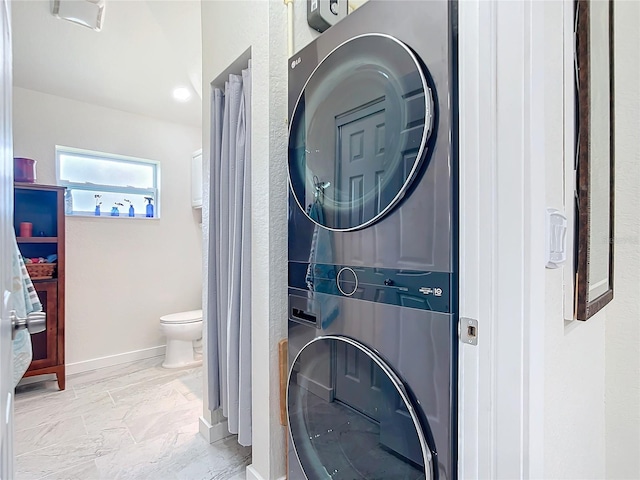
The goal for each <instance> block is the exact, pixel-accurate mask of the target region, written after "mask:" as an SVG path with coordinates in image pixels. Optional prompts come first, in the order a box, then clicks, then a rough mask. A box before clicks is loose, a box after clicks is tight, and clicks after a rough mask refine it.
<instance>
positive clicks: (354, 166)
mask: <svg viewBox="0 0 640 480" xmlns="http://www.w3.org/2000/svg"><path fill="white" fill-rule="evenodd" d="M432 125H433V99H432V97H431V91H430V89H429V87H428V86H427V78H426V75H425V73H424V71H423V68H422V67H421V64H420V61H419V60H418V58H417V57H416V56H415V54H414V53H413V52H412V51H411V50H410V49H409V48H408V47H407V46H406V45H405V44H403V43H402V42H400V41H399V40H396V39H395V38H393V37H390V36H387V35H382V34H367V35H362V36H359V37H355V38H353V39H351V40H349V41H347V42H345V43H343V44H342V45H340V46H339V47H337V48H336V49H335V50H333V51H332V52H331V53H330V54H329V55H328V56H327V57H326V58H325V59H324V60H322V62H321V63H320V64H319V65H318V67H317V68H316V69H315V70H314V72H313V73H312V74H311V76H310V78H309V79H308V80H307V83H306V84H305V86H304V89H303V90H302V93H301V95H300V97H299V98H298V101H297V103H296V106H295V109H294V112H293V115H292V118H291V125H290V131H289V181H290V185H291V189H292V191H293V195H294V197H295V199H296V201H297V203H298V205H299V206H300V208H301V209H302V210H303V211H304V212H305V213H306V214H307V216H308V217H309V218H310V219H311V220H312V221H314V222H315V223H317V224H319V225H322V226H324V227H327V228H329V229H332V230H338V231H350V230H357V229H360V228H364V227H366V226H368V225H371V224H372V223H374V222H376V221H377V220H379V219H380V218H382V217H383V216H384V215H385V214H386V213H388V212H389V211H391V209H392V208H393V206H394V205H396V204H397V203H398V202H399V201H400V200H402V198H403V196H404V195H405V193H406V192H407V189H408V188H409V186H410V184H411V182H412V181H413V179H414V178H415V177H416V175H417V174H418V172H419V169H420V166H421V162H422V160H423V157H424V156H425V151H426V147H427V141H428V138H429V135H430V133H431V128H432ZM314 204H315V208H311V207H312V206H313V205H314ZM318 207H321V208H318Z"/></svg>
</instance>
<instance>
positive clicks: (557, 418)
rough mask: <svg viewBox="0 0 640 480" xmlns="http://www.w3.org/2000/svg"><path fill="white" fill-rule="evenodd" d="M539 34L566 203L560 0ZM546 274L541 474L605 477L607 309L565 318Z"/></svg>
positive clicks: (548, 117)
mask: <svg viewBox="0 0 640 480" xmlns="http://www.w3.org/2000/svg"><path fill="white" fill-rule="evenodd" d="M545 41H546V43H547V48H546V49H545V65H546V68H545V106H546V112H545V138H546V141H545V168H546V202H547V204H546V206H548V207H553V208H558V209H560V210H564V209H565V208H573V205H568V206H566V207H565V205H564V164H563V161H562V159H563V150H564V138H563V135H564V129H563V125H564V121H565V119H564V104H563V93H564V92H563V85H564V77H563V62H564V59H563V44H564V37H563V4H562V2H545ZM567 94H569V95H572V93H571V92H570V91H569V92H567ZM567 161H571V159H567ZM541 213H542V212H541ZM545 275H546V299H545V302H546V320H545V323H544V329H545V346H544V372H545V382H544V465H545V468H544V476H545V478H604V476H605V459H604V454H603V452H604V450H605V440H604V436H605V414H604V383H605V350H604V335H605V323H606V317H607V316H608V309H606V308H605V309H604V310H603V311H601V312H600V313H598V314H597V315H596V316H594V317H592V318H591V319H590V320H589V321H587V322H578V321H573V322H565V321H564V303H563V302H564V297H563V284H562V281H563V277H562V275H563V272H562V269H557V270H546V274H545Z"/></svg>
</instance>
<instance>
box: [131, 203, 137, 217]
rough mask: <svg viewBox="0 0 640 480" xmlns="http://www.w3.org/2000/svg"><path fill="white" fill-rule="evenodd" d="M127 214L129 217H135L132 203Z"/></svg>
mask: <svg viewBox="0 0 640 480" xmlns="http://www.w3.org/2000/svg"><path fill="white" fill-rule="evenodd" d="M129 216H130V217H135V216H136V212H135V210H134V209H133V205H129Z"/></svg>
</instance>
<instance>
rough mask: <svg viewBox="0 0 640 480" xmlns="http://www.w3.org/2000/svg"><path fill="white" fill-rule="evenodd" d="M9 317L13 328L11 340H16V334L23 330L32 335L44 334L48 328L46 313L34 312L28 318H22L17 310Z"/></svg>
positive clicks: (12, 311)
mask: <svg viewBox="0 0 640 480" xmlns="http://www.w3.org/2000/svg"><path fill="white" fill-rule="evenodd" d="M9 316H10V318H11V325H12V326H13V331H12V334H11V338H16V333H17V332H18V331H20V330H22V329H23V328H26V329H27V330H29V333H30V334H31V335H33V334H35V333H40V332H44V331H45V329H46V328H47V314H46V313H44V312H32V313H30V314H29V315H27V317H26V318H20V317H18V316H17V315H16V311H15V310H11V313H10V314H9Z"/></svg>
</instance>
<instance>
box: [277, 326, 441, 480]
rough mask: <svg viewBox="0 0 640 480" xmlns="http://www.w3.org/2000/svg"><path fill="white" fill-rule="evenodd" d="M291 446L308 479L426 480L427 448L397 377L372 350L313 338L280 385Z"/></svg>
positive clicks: (428, 469) (429, 471) (347, 341)
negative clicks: (285, 382)
mask: <svg viewBox="0 0 640 480" xmlns="http://www.w3.org/2000/svg"><path fill="white" fill-rule="evenodd" d="M287 414H288V417H289V428H290V431H291V435H292V438H293V446H294V450H295V452H296V455H297V458H298V460H299V461H300V465H301V467H302V469H303V471H304V473H305V475H306V477H307V478H308V479H310V480H316V479H327V478H332V479H344V480H353V479H356V478H362V479H382V478H402V479H416V480H418V479H431V478H433V476H432V466H431V458H432V457H431V451H430V450H429V448H428V447H427V443H426V439H425V435H424V433H423V430H422V427H421V425H420V421H419V419H418V415H417V412H416V410H415V408H414V407H413V405H412V404H411V401H410V400H409V397H408V395H407V392H406V389H405V387H404V386H403V384H402V382H401V380H400V379H399V378H398V376H397V375H396V374H395V373H394V372H393V371H392V369H391V368H389V367H388V366H387V365H386V364H385V363H384V362H383V361H382V360H381V359H380V357H378V356H377V355H376V354H375V353H374V352H373V351H372V350H370V349H368V348H367V347H365V346H363V345H362V344H360V343H358V342H356V341H354V340H352V339H350V338H345V337H339V336H326V337H318V338H316V339H314V340H313V341H311V342H309V343H308V344H307V345H306V346H305V347H304V348H303V349H302V350H301V351H300V353H299V354H298V355H297V357H296V359H295V361H294V363H293V365H292V368H291V371H290V373H289V382H288V386H287Z"/></svg>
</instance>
